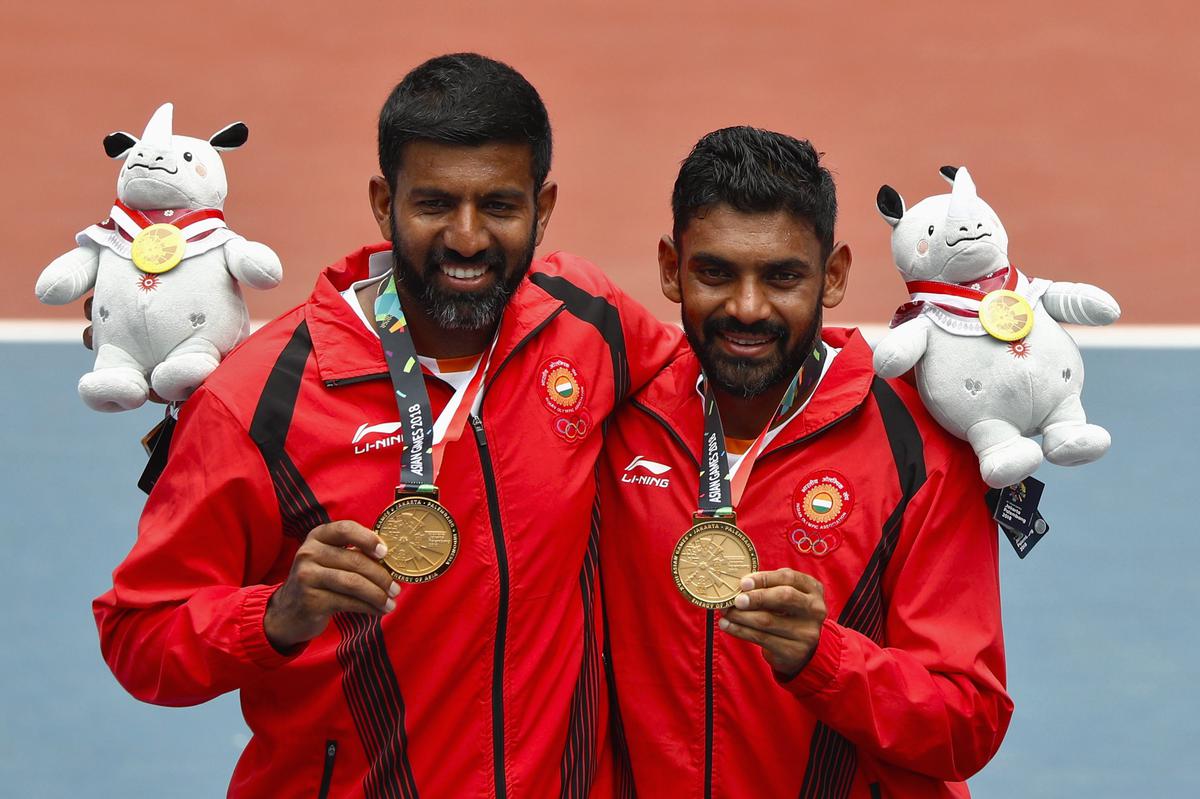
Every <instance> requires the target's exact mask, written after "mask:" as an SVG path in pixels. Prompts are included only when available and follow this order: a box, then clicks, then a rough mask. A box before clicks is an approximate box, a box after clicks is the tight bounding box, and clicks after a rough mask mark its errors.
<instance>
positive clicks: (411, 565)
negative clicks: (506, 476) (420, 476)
mask: <svg viewBox="0 0 1200 799" xmlns="http://www.w3.org/2000/svg"><path fill="white" fill-rule="evenodd" d="M375 532H376V533H377V534H378V535H379V537H380V538H382V539H383V543H384V544H386V545H387V548H388V553H387V555H385V556H384V558H383V560H382V561H381V563H382V564H383V566H384V567H385V568H386V569H387V570H388V571H389V572H391V573H392V577H393V578H394V579H395V580H397V581H399V582H402V583H424V582H428V581H429V580H432V579H434V578H435V577H438V576H440V575H441V574H442V572H444V571H446V569H448V568H450V564H451V563H453V562H454V556H455V555H457V554H458V526H457V525H456V524H455V523H454V519H453V518H452V517H451V516H450V513H449V511H447V510H446V509H445V508H444V507H442V505H441V503H439V502H437V501H435V500H432V499H429V498H427V497H419V496H416V497H404V498H403V499H400V500H397V501H396V502H394V503H392V504H391V505H389V506H388V508H387V509H386V510H384V512H383V513H381V514H380V515H379V519H378V521H376V522H375Z"/></svg>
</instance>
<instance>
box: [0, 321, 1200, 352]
mask: <svg viewBox="0 0 1200 799" xmlns="http://www.w3.org/2000/svg"><path fill="white" fill-rule="evenodd" d="M264 324H265V321H263V320H255V321H252V322H251V323H250V327H251V328H252V329H254V330H257V329H258V328H260V327H262V326H263V325H264ZM830 324H832V325H834V326H837V327H845V326H847V325H846V323H844V322H838V321H831V322H830ZM850 326H855V325H850ZM856 327H858V328H859V329H860V330H862V333H863V335H864V336H866V338H867V340H868V341H870V342H876V341H879V339H881V338H883V334H884V333H886V332H887V326H886V325H876V324H870V325H856ZM83 328H84V322H83V321H82V320H80V321H78V322H71V321H61V320H47V319H0V342H29V343H36V342H55V341H72V342H74V341H80V336H81V335H82V334H83ZM1067 329H1068V330H1069V331H1070V333H1071V335H1072V336H1073V337H1074V338H1075V341H1076V342H1078V343H1079V346H1080V347H1083V348H1085V349H1195V348H1200V325H1122V324H1117V325H1115V326H1112V327H1080V326H1078V325H1068V326H1067Z"/></svg>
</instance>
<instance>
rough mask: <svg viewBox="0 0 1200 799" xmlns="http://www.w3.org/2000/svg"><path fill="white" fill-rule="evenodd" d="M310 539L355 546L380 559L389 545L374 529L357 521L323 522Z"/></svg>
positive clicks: (365, 553) (333, 544) (364, 552)
mask: <svg viewBox="0 0 1200 799" xmlns="http://www.w3.org/2000/svg"><path fill="white" fill-rule="evenodd" d="M307 540H308V541H319V542H320V543H322V544H329V545H330V546H335V547H354V548H355V549H357V550H358V551H359V552H362V553H363V554H364V555H369V556H370V557H372V558H375V559H376V560H379V559H380V558H382V557H383V556H384V555H386V554H387V546H386V545H385V544H384V543H383V541H382V539H380V538H379V536H377V535H375V531H374V530H368V529H367V528H365V527H363V526H362V525H361V524H358V523H357V522H351V521H339V522H330V523H329V524H322V525H321V526H320V527H315V528H313V531H312V532H311V533H309V534H308V539H307Z"/></svg>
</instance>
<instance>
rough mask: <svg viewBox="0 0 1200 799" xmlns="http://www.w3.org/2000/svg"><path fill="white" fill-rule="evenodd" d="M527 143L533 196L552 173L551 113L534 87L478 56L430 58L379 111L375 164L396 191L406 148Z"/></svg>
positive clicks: (394, 90) (508, 70)
mask: <svg viewBox="0 0 1200 799" xmlns="http://www.w3.org/2000/svg"><path fill="white" fill-rule="evenodd" d="M415 140H425V141H433V142H441V143H444V144H467V145H480V144H486V143H487V142H496V141H498V142H516V143H527V144H529V146H530V147H531V148H532V150H533V189H534V192H535V193H536V192H537V191H538V190H539V189H541V187H542V185H543V184H544V183H545V182H546V175H547V174H549V172H550V151H551V137H550V117H549V115H547V113H546V106H545V105H544V104H543V103H542V98H541V97H540V96H539V95H538V93H537V89H535V88H533V86H532V85H531V84H530V83H529V81H527V80H525V78H524V77H523V76H522V75H521V73H519V72H517V71H516V70H515V69H513V68H512V67H510V66H509V65H508V64H503V63H501V62H499V61H496V60H495V59H492V58H487V57H486V56H482V55H479V54H478V53H453V54H451V55H443V56H438V57H436V58H431V59H429V60H428V61H426V62H425V63H424V64H421V65H420V66H418V67H416V68H415V69H413V70H412V71H411V72H409V73H408V74H407V75H405V76H404V79H403V80H401V81H400V82H399V83H398V84H396V87H395V88H394V89H392V93H391V94H389V95H388V98H387V101H386V102H385V103H384V104H383V108H382V109H381V110H380V112H379V169H380V170H381V171H382V172H383V177H384V179H386V180H387V182H388V186H389V187H390V188H392V189H393V190H395V188H396V176H397V174H399V171H400V164H401V161H402V159H403V158H404V146H405V145H406V144H408V143H409V142H411V141H415Z"/></svg>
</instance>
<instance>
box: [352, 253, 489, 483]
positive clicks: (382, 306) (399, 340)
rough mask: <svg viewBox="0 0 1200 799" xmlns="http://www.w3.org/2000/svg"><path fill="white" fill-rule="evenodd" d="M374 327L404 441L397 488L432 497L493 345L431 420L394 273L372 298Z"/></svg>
mask: <svg viewBox="0 0 1200 799" xmlns="http://www.w3.org/2000/svg"><path fill="white" fill-rule="evenodd" d="M375 327H376V329H377V330H378V331H379V340H380V342H381V343H382V344H383V355H384V358H385V359H386V360H387V365H388V373H389V374H390V375H391V378H392V389H393V390H394V392H395V397H396V407H397V408H399V410H400V421H401V422H402V426H401V428H400V434H401V437H402V438H403V441H404V455H403V456H402V458H401V460H400V485H399V486H398V488H399V489H400V490H401V491H404V492H420V493H433V492H436V491H437V485H436V483H437V475H438V473H439V472H440V471H441V468H442V455H443V453H444V451H445V449H446V445H447V444H449V443H450V442H452V441H457V440H458V439H459V438H461V437H462V434H463V430H464V428H465V427H466V424H467V417H468V416H469V415H470V414H471V408H472V407H473V406H474V405H475V398H476V397H477V396H478V395H479V391H480V389H482V388H483V379H484V376H485V375H486V374H487V369H488V366H489V365H490V364H491V360H492V352H493V351H494V350H495V349H496V340H495V339H493V340H492V346H491V347H490V348H489V349H488V352H487V355H486V356H484V357H482V358H480V361H479V363H477V364H475V373H474V374H473V375H472V376H471V379H470V381H469V382H468V383H467V385H466V387H465V388H463V389H462V390H461V391H456V392H455V393H454V397H453V398H452V399H451V400H450V402H449V403H448V404H447V405H446V407H445V409H444V410H443V411H442V413H441V415H440V416H439V417H438V418H437V420H436V421H434V420H433V411H432V409H431V407H430V404H429V392H428V391H427V390H426V389H425V375H424V374H423V373H422V371H421V364H420V361H418V360H417V350H416V347H415V346H414V345H413V341H412V335H411V334H410V333H409V332H408V322H407V320H406V319H405V317H404V309H403V308H402V307H401V306H400V296H399V295H398V294H397V293H396V276H395V275H394V274H393V275H391V276H389V277H388V279H387V281H386V283H384V286H383V289H382V291H380V292H379V295H378V296H377V297H376V298H375ZM431 422H432V423H431Z"/></svg>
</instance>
